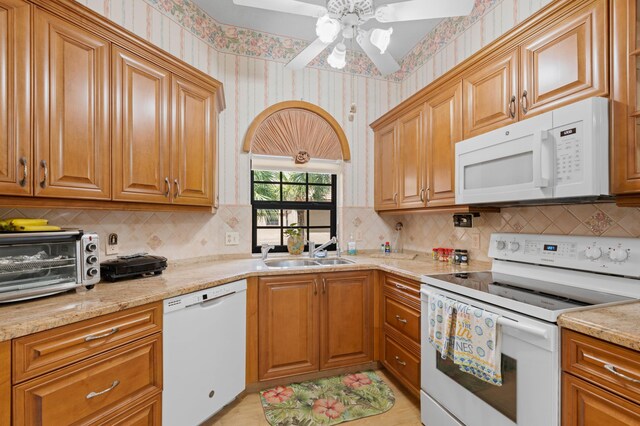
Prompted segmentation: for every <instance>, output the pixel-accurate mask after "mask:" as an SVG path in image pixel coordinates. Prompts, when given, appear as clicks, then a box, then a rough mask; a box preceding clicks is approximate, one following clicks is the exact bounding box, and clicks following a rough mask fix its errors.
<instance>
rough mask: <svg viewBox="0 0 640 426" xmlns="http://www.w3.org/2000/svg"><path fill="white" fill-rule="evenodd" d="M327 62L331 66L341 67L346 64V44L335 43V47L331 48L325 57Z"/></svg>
mask: <svg viewBox="0 0 640 426" xmlns="http://www.w3.org/2000/svg"><path fill="white" fill-rule="evenodd" d="M327 62H328V63H329V65H331V66H332V67H333V68H337V69H339V70H341V69H343V68H344V67H345V66H346V65H347V46H345V45H344V43H338V44H336V47H334V48H333V51H332V52H331V54H330V55H329V57H328V58H327Z"/></svg>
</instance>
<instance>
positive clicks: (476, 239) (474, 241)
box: [471, 234, 480, 250]
mask: <svg viewBox="0 0 640 426" xmlns="http://www.w3.org/2000/svg"><path fill="white" fill-rule="evenodd" d="M471 248H472V249H475V250H480V234H472V235H471Z"/></svg>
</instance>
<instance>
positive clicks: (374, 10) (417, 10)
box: [233, 0, 474, 75]
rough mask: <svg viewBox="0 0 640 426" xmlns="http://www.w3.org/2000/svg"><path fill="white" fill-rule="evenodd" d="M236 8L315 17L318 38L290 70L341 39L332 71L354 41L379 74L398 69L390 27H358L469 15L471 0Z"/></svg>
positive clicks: (255, 1) (287, 0)
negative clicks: (378, 4)
mask: <svg viewBox="0 0 640 426" xmlns="http://www.w3.org/2000/svg"><path fill="white" fill-rule="evenodd" d="M233 3H235V4H237V5H239V6H249V7H255V8H259V9H266V10H273V11H278V12H285V13H292V14H296V15H303V16H310V17H313V18H317V19H318V20H317V22H316V35H317V36H318V38H317V39H316V40H315V41H313V42H312V43H311V44H310V45H309V46H307V47H306V48H305V49H304V50H303V51H302V52H300V53H299V54H298V55H297V56H296V57H295V58H293V59H292V60H291V62H289V63H288V64H287V65H286V67H287V68H289V69H302V68H304V67H305V66H306V65H307V64H308V63H309V62H311V61H312V60H313V59H314V58H315V57H316V56H318V55H319V54H320V53H321V52H322V51H323V50H324V49H326V48H327V47H328V46H330V45H331V44H333V43H334V42H335V41H336V40H338V38H340V36H341V37H342V38H341V40H340V41H339V42H338V43H337V44H336V45H335V47H334V48H333V51H332V52H331V54H330V55H329V57H328V59H327V61H328V62H329V65H331V66H332V67H334V68H338V69H342V68H344V67H345V65H346V52H347V47H346V45H345V41H347V40H353V39H355V40H356V42H357V43H358V44H359V45H360V47H362V50H364V52H365V53H366V54H367V56H369V58H370V59H371V61H372V62H373V63H374V64H375V66H376V67H377V68H378V70H379V71H380V73H381V74H382V75H387V74H391V73H393V72H396V71H397V70H399V69H400V65H398V63H397V62H396V60H395V59H394V58H393V56H391V55H390V54H389V53H388V52H387V51H386V49H387V47H388V46H389V42H390V41H391V35H392V33H393V28H392V27H389V28H387V29H381V28H373V29H369V30H365V29H363V28H361V25H362V24H364V23H365V22H367V21H369V20H370V19H375V20H376V21H378V22H380V23H383V24H386V23H389V22H401V21H415V20H420V19H433V18H444V17H449V16H461V15H468V14H469V13H471V10H472V9H473V5H474V0H444V1H443V0H407V1H401V2H398V3H389V4H383V5H381V6H378V7H374V5H373V0H327V5H326V7H324V6H319V5H316V4H310V3H305V2H304V1H300V0H268V1H267V0H233Z"/></svg>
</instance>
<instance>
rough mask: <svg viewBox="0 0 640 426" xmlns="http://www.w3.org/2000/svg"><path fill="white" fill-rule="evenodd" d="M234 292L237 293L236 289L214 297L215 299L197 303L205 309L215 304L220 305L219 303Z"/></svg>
mask: <svg viewBox="0 0 640 426" xmlns="http://www.w3.org/2000/svg"><path fill="white" fill-rule="evenodd" d="M234 294H236V292H235V291H234V292H233V293H227V294H224V295H222V296H218V297H214V298H213V299H209V300H203V301H202V302H200V303H198V304H197V305H199V306H200V307H201V308H203V309H207V308H211V307H213V306H218V305H219V304H221V303H222V302H224V301H225V300H226V299H227V298H228V297H229V296H233V295H234ZM191 306H194V305H191Z"/></svg>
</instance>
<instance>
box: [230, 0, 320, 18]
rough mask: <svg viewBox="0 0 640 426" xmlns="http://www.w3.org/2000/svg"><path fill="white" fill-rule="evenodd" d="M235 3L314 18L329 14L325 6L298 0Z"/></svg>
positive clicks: (236, 2)
mask: <svg viewBox="0 0 640 426" xmlns="http://www.w3.org/2000/svg"><path fill="white" fill-rule="evenodd" d="M233 3H234V4H237V5H238V6H248V7H255V8H258V9H266V10H274V11H276V12H285V13H293V14H296V15H304V16H312V17H314V18H319V17H321V16H323V15H326V14H327V8H325V7H323V6H318V5H316V4H309V3H305V2H302V1H298V0H269V1H265V0H233Z"/></svg>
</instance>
